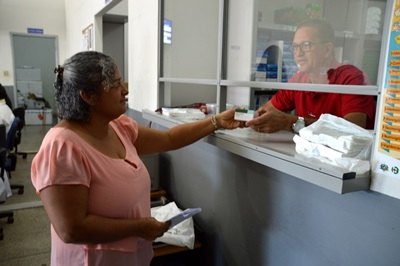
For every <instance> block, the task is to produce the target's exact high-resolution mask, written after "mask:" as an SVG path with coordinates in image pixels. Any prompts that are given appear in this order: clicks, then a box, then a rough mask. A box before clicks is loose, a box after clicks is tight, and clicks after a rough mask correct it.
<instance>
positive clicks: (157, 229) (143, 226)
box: [137, 217, 170, 241]
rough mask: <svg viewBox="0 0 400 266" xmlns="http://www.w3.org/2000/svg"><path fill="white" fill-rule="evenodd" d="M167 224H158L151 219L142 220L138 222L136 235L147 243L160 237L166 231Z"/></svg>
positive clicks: (168, 224)
mask: <svg viewBox="0 0 400 266" xmlns="http://www.w3.org/2000/svg"><path fill="white" fill-rule="evenodd" d="M169 226H170V223H169V222H159V221H157V220H156V219H155V218H153V217H148V218H142V219H139V220H138V232H137V235H138V236H140V237H141V238H144V239H146V240H149V241H153V240H154V239H156V238H157V237H160V236H162V235H163V234H164V233H165V232H167V231H168V229H169Z"/></svg>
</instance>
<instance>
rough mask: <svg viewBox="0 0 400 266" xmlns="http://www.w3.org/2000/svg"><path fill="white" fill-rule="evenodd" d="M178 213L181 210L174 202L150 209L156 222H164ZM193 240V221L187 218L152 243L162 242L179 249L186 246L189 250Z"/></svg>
mask: <svg viewBox="0 0 400 266" xmlns="http://www.w3.org/2000/svg"><path fill="white" fill-rule="evenodd" d="M180 212H182V210H181V209H179V208H178V207H177V206H176V204H175V202H170V203H168V204H166V205H164V206H160V207H153V208H151V216H152V217H154V218H155V219H157V220H158V221H166V220H168V219H169V218H171V217H173V216H175V215H176V214H178V213H180ZM194 239H195V236H194V226H193V219H192V218H189V219H186V220H185V221H183V222H181V223H180V224H177V225H176V226H174V227H172V228H171V229H169V230H168V231H167V232H165V233H164V235H162V236H161V237H159V238H156V239H155V240H154V242H163V243H166V244H170V245H175V246H180V247H184V246H186V247H188V248H189V249H193V246H194Z"/></svg>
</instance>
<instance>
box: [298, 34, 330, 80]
mask: <svg viewBox="0 0 400 266" xmlns="http://www.w3.org/2000/svg"><path fill="white" fill-rule="evenodd" d="M325 44H326V43H322V42H321V40H320V39H319V38H318V31H317V30H316V29H314V28H311V27H302V28H299V29H298V30H297V31H296V33H295V34H294V37H293V43H292V47H293V57H294V60H295V62H296V64H297V67H298V68H299V70H300V71H301V72H306V73H318V72H319V71H320V68H321V67H322V66H323V65H324V61H325V60H326V57H327V51H326V46H325Z"/></svg>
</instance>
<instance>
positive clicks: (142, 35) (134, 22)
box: [128, 0, 159, 111]
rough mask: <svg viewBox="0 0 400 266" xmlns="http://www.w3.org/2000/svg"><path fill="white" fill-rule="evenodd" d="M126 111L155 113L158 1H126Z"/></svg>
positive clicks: (156, 97) (157, 60) (157, 58)
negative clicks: (127, 72) (144, 110)
mask: <svg viewBox="0 0 400 266" xmlns="http://www.w3.org/2000/svg"><path fill="white" fill-rule="evenodd" d="M128 10H129V12H128V13H129V18H128V19H129V34H128V35H129V37H128V38H129V72H130V73H129V101H128V104H129V108H131V109H134V110H138V111H141V110H142V109H145V108H147V109H150V110H155V109H156V108H157V99H158V81H157V79H158V62H159V54H158V12H159V11H158V10H159V6H158V1H149V0H129V7H128Z"/></svg>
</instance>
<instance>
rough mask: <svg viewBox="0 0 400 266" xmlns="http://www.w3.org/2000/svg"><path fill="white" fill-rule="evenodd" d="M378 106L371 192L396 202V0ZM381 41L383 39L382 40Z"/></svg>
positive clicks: (399, 77) (399, 48)
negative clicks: (393, 199)
mask: <svg viewBox="0 0 400 266" xmlns="http://www.w3.org/2000/svg"><path fill="white" fill-rule="evenodd" d="M391 10H392V11H391V14H390V15H391V18H390V24H389V27H390V30H389V39H388V46H387V49H386V50H387V53H386V63H385V71H384V72H385V74H384V79H383V84H382V90H381V97H380V101H379V103H378V108H379V110H378V111H379V112H378V117H377V119H378V123H377V127H378V128H377V130H376V133H377V134H376V140H375V149H374V152H373V156H372V161H371V163H372V178H371V190H374V191H378V192H381V193H383V194H386V195H389V196H392V197H395V198H399V199H400V0H395V1H393V8H392V9H391ZM382 38H384V37H382Z"/></svg>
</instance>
